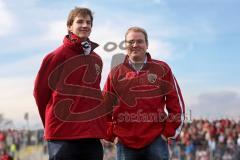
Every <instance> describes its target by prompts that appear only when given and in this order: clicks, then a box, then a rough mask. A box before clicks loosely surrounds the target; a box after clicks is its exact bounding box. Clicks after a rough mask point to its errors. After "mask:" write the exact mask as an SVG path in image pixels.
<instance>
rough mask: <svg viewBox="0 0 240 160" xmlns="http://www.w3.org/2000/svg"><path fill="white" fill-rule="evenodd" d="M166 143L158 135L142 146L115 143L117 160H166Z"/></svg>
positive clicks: (167, 157)
mask: <svg viewBox="0 0 240 160" xmlns="http://www.w3.org/2000/svg"><path fill="white" fill-rule="evenodd" d="M168 159H169V151H168V144H167V142H166V141H165V140H163V139H162V137H161V136H159V137H158V138H157V139H155V140H154V141H153V142H152V143H151V144H149V145H148V146H146V147H144V148H140V149H133V148H129V147H127V146H125V145H123V144H122V143H120V142H119V143H117V160H168Z"/></svg>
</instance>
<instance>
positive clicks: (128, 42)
mask: <svg viewBox="0 0 240 160" xmlns="http://www.w3.org/2000/svg"><path fill="white" fill-rule="evenodd" d="M125 42H126V43H127V44H128V45H131V46H132V45H134V44H135V43H137V44H143V43H145V40H143V39H137V40H130V41H125Z"/></svg>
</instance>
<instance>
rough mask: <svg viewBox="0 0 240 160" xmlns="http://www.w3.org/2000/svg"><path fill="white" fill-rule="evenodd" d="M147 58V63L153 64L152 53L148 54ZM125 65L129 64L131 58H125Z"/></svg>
mask: <svg viewBox="0 0 240 160" xmlns="http://www.w3.org/2000/svg"><path fill="white" fill-rule="evenodd" d="M146 56H147V62H151V61H152V58H151V55H150V53H148V52H146ZM124 63H127V64H129V57H128V55H127V56H126V57H125V59H124Z"/></svg>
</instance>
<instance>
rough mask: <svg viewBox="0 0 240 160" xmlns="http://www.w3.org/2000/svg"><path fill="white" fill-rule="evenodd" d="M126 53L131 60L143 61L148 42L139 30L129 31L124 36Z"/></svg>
mask: <svg viewBox="0 0 240 160" xmlns="http://www.w3.org/2000/svg"><path fill="white" fill-rule="evenodd" d="M125 43H126V49H127V55H128V57H129V58H130V60H131V61H133V62H144V59H145V55H146V51H147V48H148V44H147V42H146V38H145V35H144V34H143V33H142V32H140V31H129V32H128V33H127V35H126V37H125Z"/></svg>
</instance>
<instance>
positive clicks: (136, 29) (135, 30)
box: [125, 27, 148, 45]
mask: <svg viewBox="0 0 240 160" xmlns="http://www.w3.org/2000/svg"><path fill="white" fill-rule="evenodd" d="M132 31H133V32H141V33H143V34H144V37H145V41H146V43H147V45H148V35H147V32H146V31H145V29H143V28H141V27H130V28H129V29H128V30H127V32H126V34H125V41H126V38H127V35H128V33H129V32H132Z"/></svg>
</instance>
